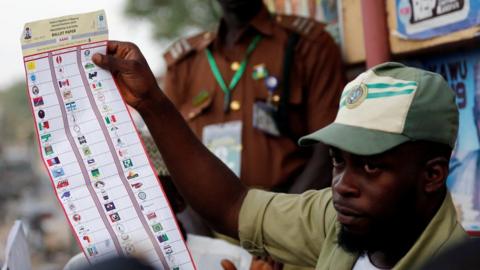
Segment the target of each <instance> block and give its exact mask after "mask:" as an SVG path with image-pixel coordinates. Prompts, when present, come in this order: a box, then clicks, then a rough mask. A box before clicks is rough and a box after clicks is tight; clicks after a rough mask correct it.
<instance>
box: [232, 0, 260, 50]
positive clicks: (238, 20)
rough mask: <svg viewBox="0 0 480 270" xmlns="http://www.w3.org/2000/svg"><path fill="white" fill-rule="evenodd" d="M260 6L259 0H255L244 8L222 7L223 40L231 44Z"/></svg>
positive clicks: (258, 10)
mask: <svg viewBox="0 0 480 270" xmlns="http://www.w3.org/2000/svg"><path fill="white" fill-rule="evenodd" d="M261 7H262V2H261V1H256V2H255V4H252V5H250V6H249V7H248V8H246V9H245V10H230V9H227V8H224V9H223V20H224V22H225V30H226V33H225V34H226V35H225V41H226V43H227V44H232V43H233V42H234V41H235V40H236V38H237V37H238V35H239V34H240V33H242V32H243V31H244V30H245V28H246V27H247V26H248V24H249V23H250V21H251V20H252V19H253V17H255V16H256V15H257V14H258V12H260V9H261Z"/></svg>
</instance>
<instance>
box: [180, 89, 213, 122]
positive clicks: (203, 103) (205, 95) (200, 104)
mask: <svg viewBox="0 0 480 270" xmlns="http://www.w3.org/2000/svg"><path fill="white" fill-rule="evenodd" d="M215 94H216V92H215V91H207V90H202V91H200V92H198V93H196V94H195V95H193V97H192V98H191V99H190V100H189V102H187V103H185V104H183V105H182V107H181V109H180V113H181V114H182V116H183V118H185V119H186V120H187V121H192V120H194V119H195V118H197V117H198V116H199V115H201V114H202V113H203V112H205V111H207V110H208V109H209V108H210V107H211V106H212V104H213V101H214V98H215Z"/></svg>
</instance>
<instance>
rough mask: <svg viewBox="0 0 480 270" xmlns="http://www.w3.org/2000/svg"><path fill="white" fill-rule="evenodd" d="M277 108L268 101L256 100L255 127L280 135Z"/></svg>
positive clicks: (254, 110)
mask: <svg viewBox="0 0 480 270" xmlns="http://www.w3.org/2000/svg"><path fill="white" fill-rule="evenodd" d="M276 110H277V108H276V107H275V106H273V105H272V104H269V103H266V102H261V101H258V102H255V104H254V105H253V127H255V128H256V129H258V130H261V131H263V132H265V133H267V134H270V135H273V136H280V131H279V130H278V127H277V124H276V123H275V120H274V117H273V116H274V114H275V112H276Z"/></svg>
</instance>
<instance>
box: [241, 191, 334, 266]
mask: <svg viewBox="0 0 480 270" xmlns="http://www.w3.org/2000/svg"><path fill="white" fill-rule="evenodd" d="M331 194H332V192H331V189H330V188H328V189H324V190H320V191H313V190H312V191H307V192H305V193H303V194H300V195H298V194H280V193H273V192H266V191H261V190H250V191H249V192H248V194H247V196H246V197H245V200H244V202H243V204H242V208H241V210H240V217H239V237H240V242H241V245H242V246H243V247H244V248H245V249H247V250H248V251H250V252H252V253H253V254H255V255H260V256H263V255H270V256H272V257H273V258H274V259H276V260H278V261H281V262H284V263H290V264H294V265H299V266H309V267H313V266H315V265H316V262H317V259H318V256H319V254H320V249H321V247H322V244H323V242H324V240H325V238H326V237H327V231H330V229H331V227H332V226H334V223H335V218H336V213H335V210H334V209H333V207H332V195H331Z"/></svg>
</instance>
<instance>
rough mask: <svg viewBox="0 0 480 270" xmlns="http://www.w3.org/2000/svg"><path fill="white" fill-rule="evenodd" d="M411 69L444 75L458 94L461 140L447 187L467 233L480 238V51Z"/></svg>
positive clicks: (434, 61)
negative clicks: (422, 69) (418, 68)
mask: <svg viewBox="0 0 480 270" xmlns="http://www.w3.org/2000/svg"><path fill="white" fill-rule="evenodd" d="M408 64H410V65H414V66H418V67H422V68H424V69H428V70H430V71H433V72H436V73H439V74H441V75H442V76H443V77H444V78H445V79H446V80H447V81H448V82H449V84H450V87H451V88H452V89H453V90H454V91H455V94H456V98H457V106H458V109H459V112H460V123H459V130H458V139H457V143H456V146H455V149H454V151H453V154H452V158H451V160H450V175H449V177H448V180H447V185H448V188H449V190H450V192H451V193H452V197H453V200H454V204H455V208H456V210H457V215H458V218H459V220H460V221H461V223H462V225H463V227H464V228H465V230H467V231H469V232H471V233H472V234H475V235H478V234H480V51H479V50H477V51H472V52H467V53H460V54H459V53H456V54H452V55H448V56H446V57H442V58H433V59H426V60H421V61H418V62H415V63H412V62H410V63H408Z"/></svg>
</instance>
